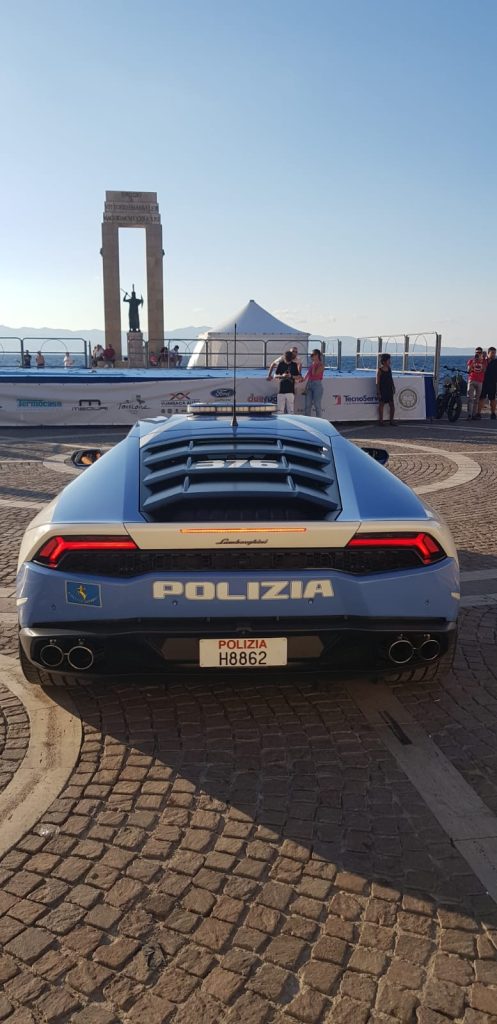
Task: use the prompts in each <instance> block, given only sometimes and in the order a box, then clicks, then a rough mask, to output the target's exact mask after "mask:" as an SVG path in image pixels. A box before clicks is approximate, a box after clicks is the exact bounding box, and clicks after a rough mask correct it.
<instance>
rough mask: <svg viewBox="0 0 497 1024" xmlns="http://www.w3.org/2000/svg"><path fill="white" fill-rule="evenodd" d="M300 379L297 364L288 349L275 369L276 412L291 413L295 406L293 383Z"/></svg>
mask: <svg viewBox="0 0 497 1024" xmlns="http://www.w3.org/2000/svg"><path fill="white" fill-rule="evenodd" d="M298 379H300V373H299V370H298V366H297V363H296V362H295V361H294V359H293V352H292V350H291V349H288V352H285V358H284V359H281V360H280V362H279V363H278V366H277V367H276V380H279V382H280V390H279V394H278V398H277V402H278V412H279V413H284V412H293V411H294V404H295V381H296V380H298Z"/></svg>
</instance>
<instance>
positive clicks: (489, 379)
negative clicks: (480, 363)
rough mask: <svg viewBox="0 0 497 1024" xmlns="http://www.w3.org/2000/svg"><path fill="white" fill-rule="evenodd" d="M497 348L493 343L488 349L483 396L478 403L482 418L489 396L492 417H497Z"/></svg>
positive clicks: (479, 417)
mask: <svg viewBox="0 0 497 1024" xmlns="http://www.w3.org/2000/svg"><path fill="white" fill-rule="evenodd" d="M495 357H496V350H495V348H494V346H493V345H491V346H490V348H489V349H488V354H487V366H486V370H485V376H484V378H483V387H482V390H481V398H480V401H479V403H478V417H477V418H478V419H481V413H482V409H483V406H484V404H485V402H486V400H487V398H488V400H489V402H490V419H491V420H495V419H497V415H496V413H495V407H496V404H497V403H496V397H495V396H496V392H497V359H496V358H495Z"/></svg>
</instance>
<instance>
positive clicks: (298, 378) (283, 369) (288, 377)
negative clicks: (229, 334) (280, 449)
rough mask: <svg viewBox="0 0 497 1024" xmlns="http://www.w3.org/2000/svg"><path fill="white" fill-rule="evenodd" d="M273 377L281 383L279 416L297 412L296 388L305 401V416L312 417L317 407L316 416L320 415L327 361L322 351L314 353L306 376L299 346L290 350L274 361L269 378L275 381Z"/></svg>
mask: <svg viewBox="0 0 497 1024" xmlns="http://www.w3.org/2000/svg"><path fill="white" fill-rule="evenodd" d="M273 376H274V379H275V380H277V381H278V383H279V390H278V396H277V400H276V401H277V405H278V412H279V413H286V412H293V411H294V407H295V389H296V387H297V388H299V389H300V391H301V393H302V394H303V395H304V398H305V415H306V416H311V415H312V409H313V407H314V410H315V413H314V415H315V416H321V402H322V398H323V376H324V362H323V356H322V353H321V350H320V349H319V348H314V349H313V350H312V352H311V362H310V364H309V367H308V369H307V373H306V374H305V376H303V375H302V362H301V360H300V359H299V350H298V348H297V346H294V347H293V348H289V349H288V350H287V351H286V352H285V353H284V354H283V355H282V356H279V357H278V358H277V359H274V360H273V362H272V363H271V366H270V367H269V372H268V375H267V379H268V380H272V379H273Z"/></svg>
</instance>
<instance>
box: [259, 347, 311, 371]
mask: <svg viewBox="0 0 497 1024" xmlns="http://www.w3.org/2000/svg"><path fill="white" fill-rule="evenodd" d="M290 351H291V353H292V362H294V363H296V364H297V370H298V376H299V377H301V376H302V360H301V359H299V350H298V348H297V346H296V345H294V346H293V348H292V349H291V350H290ZM286 355H287V353H285V352H284V353H283V355H281V356H278V358H277V359H273V361H272V363H271V366H270V367H269V371H268V375H267V378H266V379H267V380H272V379H273V374H274V371H275V370H276V367H277V366H278V365H279V363H281V362H284V361H285V359H286Z"/></svg>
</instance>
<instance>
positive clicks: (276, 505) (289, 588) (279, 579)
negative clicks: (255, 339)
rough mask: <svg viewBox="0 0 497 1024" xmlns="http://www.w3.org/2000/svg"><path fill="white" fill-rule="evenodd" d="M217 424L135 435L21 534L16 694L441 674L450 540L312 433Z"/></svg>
mask: <svg viewBox="0 0 497 1024" xmlns="http://www.w3.org/2000/svg"><path fill="white" fill-rule="evenodd" d="M227 411H228V412H229V413H230V414H231V412H232V409H231V407H230V408H229V410H226V408H224V407H219V406H216V407H210V406H199V407H196V408H191V409H190V410H189V412H188V413H187V414H185V415H177V416H172V417H171V418H170V419H164V418H159V419H153V420H144V421H142V422H138V423H136V424H135V426H134V427H133V428H132V429H131V430H130V432H129V434H128V436H127V437H126V438H125V439H124V440H123V441H121V442H120V443H119V444H117V445H116V446H115V447H114V448H112V449H111V450H110V451H108V452H107V453H106V454H105V455H104V456H103V457H102V458H100V459H98V461H95V462H94V463H93V465H91V466H90V467H89V468H87V469H85V471H84V472H82V473H81V474H80V475H79V476H78V477H76V478H75V479H74V480H73V481H72V482H71V483H70V484H69V486H67V487H66V488H65V489H64V490H63V491H62V492H61V493H60V494H59V496H58V497H57V498H56V499H55V500H54V501H52V502H51V503H50V504H49V505H47V506H46V507H45V508H44V509H43V511H42V512H40V513H39V515H37V516H36V518H35V519H34V520H33V521H32V522H31V523H30V525H29V527H28V529H27V530H26V533H25V535H24V538H23V541H22V545H21V551H20V559H19V571H18V580H17V604H18V609H19V638H20V656H21V665H22V668H23V672H24V675H25V676H26V678H27V679H28V681H30V682H33V683H45V684H46V683H48V684H50V683H61V684H64V683H66V682H70V681H71V680H74V678H82V677H87V678H93V679H101V680H105V678H109V677H114V678H115V677H116V676H117V677H119V676H124V675H126V676H132V677H136V678H141V677H142V676H143V675H144V674H153V675H154V676H158V675H159V676H161V675H162V676H163V677H164V678H171V677H173V676H174V675H175V673H176V672H177V671H178V670H179V669H185V668H186V669H189V670H192V669H193V670H198V671H199V672H204V671H209V670H210V671H215V672H217V673H219V672H220V671H221V670H223V669H242V668H245V669H250V670H253V671H254V672H257V673H261V672H262V673H264V672H266V673H267V672H268V671H271V669H273V668H284V669H285V671H287V670H292V669H293V670H297V671H298V672H301V671H302V670H304V671H308V670H309V669H319V670H322V671H323V672H325V673H327V674H333V675H337V676H344V675H346V674H350V673H353V674H354V675H364V676H367V677H371V676H378V675H381V676H383V675H387V674H392V673H393V674H394V675H396V676H397V677H399V676H400V677H401V678H406V679H407V678H413V679H420V680H422V679H428V678H432V677H433V676H435V675H436V674H437V673H439V672H440V671H441V670H442V669H444V670H445V669H446V668H447V666H448V665H449V664H450V661H451V658H452V652H453V648H454V643H455V638H456V622H457V613H458V605H459V576H458V562H457V554H456V550H455V547H454V543H453V541H452V538H451V536H450V533H449V531H448V529H447V527H446V526H445V525H444V524H443V523H442V522H441V521H440V520H439V519H438V518H437V517H436V515H435V514H434V513H433V512H432V511H431V510H430V509H429V508H427V507H425V505H423V503H422V502H421V501H420V499H419V498H418V497H417V496H416V495H415V494H414V493H413V492H412V491H411V490H410V489H409V488H408V487H407V486H405V485H404V484H403V483H401V482H400V481H399V480H398V479H396V477H394V476H393V475H392V474H391V473H390V472H389V471H388V470H387V469H385V468H384V467H383V466H382V465H380V464H379V462H377V461H375V459H374V458H371V457H370V454H368V453H366V452H364V451H362V450H361V449H360V448H358V447H357V446H356V445H354V444H352V443H351V442H349V441H347V440H346V439H345V438H344V437H342V436H341V435H340V434H339V433H338V432H337V431H336V430H335V429H334V428H333V426H331V424H330V423H328V422H327V421H325V420H322V419H314V418H311V417H300V416H293V415H287V416H277V415H275V414H274V411H273V410H272V409H271V408H269V407H267V406H262V407H250V406H247V407H244V408H239V409H238V410H237V416H236V417H235V418H233V416H232V415H226V412H227ZM82 461H83V463H84V461H85V456H84V455H83V459H82ZM86 461H91V455H89V456H88V457H87V458H86Z"/></svg>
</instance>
